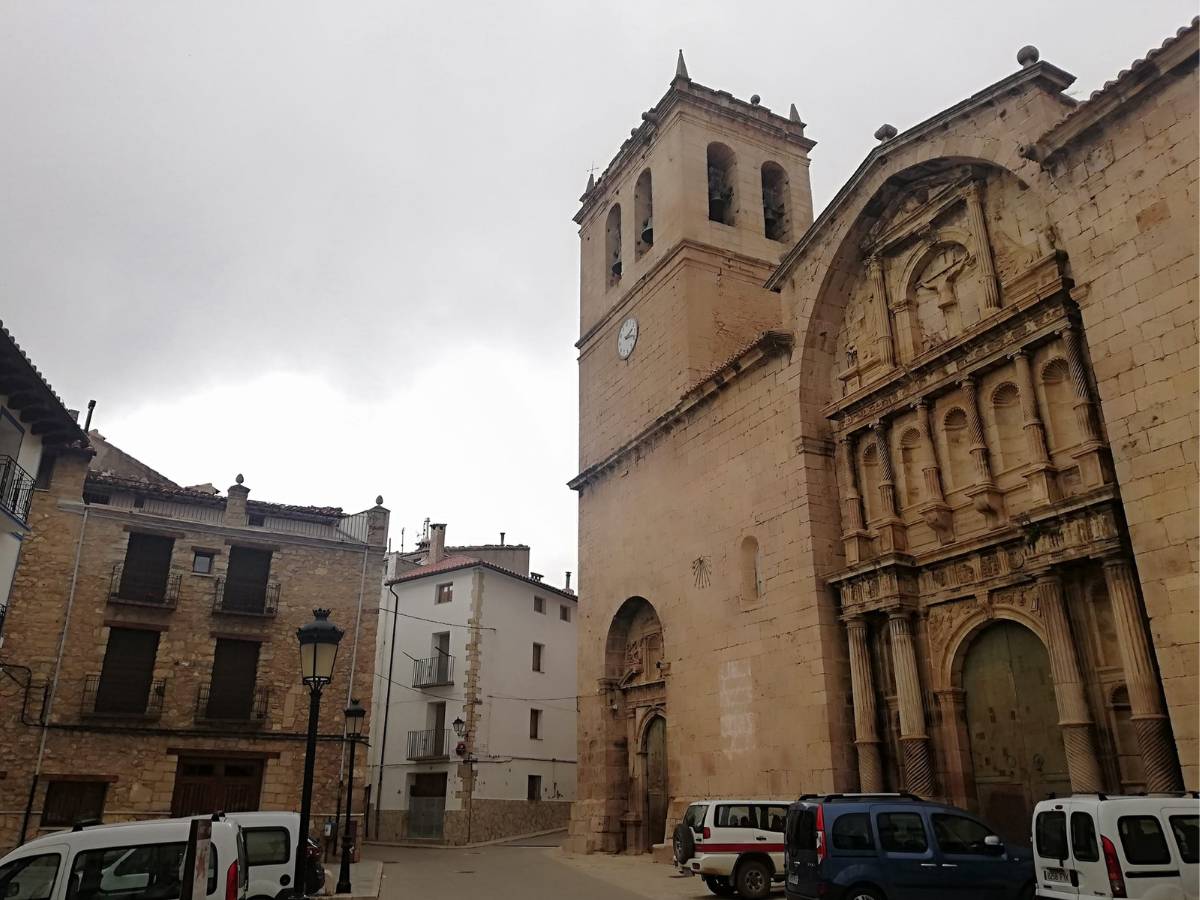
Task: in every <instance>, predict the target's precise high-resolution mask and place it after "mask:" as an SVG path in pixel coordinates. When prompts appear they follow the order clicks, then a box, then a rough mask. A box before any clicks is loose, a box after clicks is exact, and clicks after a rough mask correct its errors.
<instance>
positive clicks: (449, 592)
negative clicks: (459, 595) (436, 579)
mask: <svg viewBox="0 0 1200 900" xmlns="http://www.w3.org/2000/svg"><path fill="white" fill-rule="evenodd" d="M453 599H454V583H453V582H451V583H450V584H439V585H438V586H437V592H436V594H435V595H434V602H435V603H449V602H450V601H451V600H453Z"/></svg>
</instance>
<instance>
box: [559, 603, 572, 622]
mask: <svg viewBox="0 0 1200 900" xmlns="http://www.w3.org/2000/svg"><path fill="white" fill-rule="evenodd" d="M558 618H559V620H560V621H563V622H570V621H571V607H570V606H568V605H567V604H566V603H560V604H559V605H558Z"/></svg>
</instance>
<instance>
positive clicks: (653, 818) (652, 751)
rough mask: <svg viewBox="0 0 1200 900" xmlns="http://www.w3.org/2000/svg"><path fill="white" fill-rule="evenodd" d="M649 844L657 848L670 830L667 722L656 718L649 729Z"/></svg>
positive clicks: (647, 785) (647, 790)
mask: <svg viewBox="0 0 1200 900" xmlns="http://www.w3.org/2000/svg"><path fill="white" fill-rule="evenodd" d="M642 746H643V750H644V752H645V754H646V841H647V844H648V846H647V847H646V848H645V849H647V850H649V849H650V846H649V845H653V844H655V843H657V842H659V841H662V840H664V839H665V835H666V831H667V720H666V719H664V718H663V717H662V716H655V717H654V718H653V719H651V720H650V725H649V727H647V728H646V737H645V740H644V741H643V744H642Z"/></svg>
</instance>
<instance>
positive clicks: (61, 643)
mask: <svg viewBox="0 0 1200 900" xmlns="http://www.w3.org/2000/svg"><path fill="white" fill-rule="evenodd" d="M89 512H91V507H89V506H84V507H83V521H82V522H80V524H79V542H78V543H76V545H75V564H74V567H73V568H72V570H71V589H70V591H69V592H68V593H67V610H66V613H65V614H64V615H63V627H62V634H60V635H59V636H58V655H57V656H56V657H55V659H54V677H53V678H52V679H51V681H50V691H49V693H48V694H47V695H46V707H45V709H43V710H42V737H41V740H40V741H39V743H38V754H37V761H36V762H35V763H34V766H33V780H32V781H31V782H30V783H29V799H28V800H26V802H25V816H24V818H22V819H21V839H20V840H19V841H18V842H17V843H18V845H19V844H23V843H25V837H26V835H27V834H28V833H29V817H30V816H32V815H33V798H34V795H35V794H37V788H38V780H39V779H40V778H41V774H42V757H43V756H44V755H45V753H46V736H47V735H49V733H50V729H49V727H48V726H49V723H50V715H51V713H52V712H53V711H54V694H55V692H56V691H57V689H58V670H59V669H60V668H61V667H62V658H63V651H64V650H65V649H66V646H67V628H68V627H69V626H70V624H71V608H72V607H73V606H74V605H75V585H76V583H77V582H78V581H79V558H80V557H81V556H82V555H83V535H84V533H85V532H86V531H87V520H88V513H89Z"/></svg>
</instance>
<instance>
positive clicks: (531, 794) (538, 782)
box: [525, 775, 542, 800]
mask: <svg viewBox="0 0 1200 900" xmlns="http://www.w3.org/2000/svg"><path fill="white" fill-rule="evenodd" d="M525 797H526V799H528V800H541V799H542V776H541V775H530V776H529V783H528V785H527V793H526V795H525Z"/></svg>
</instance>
